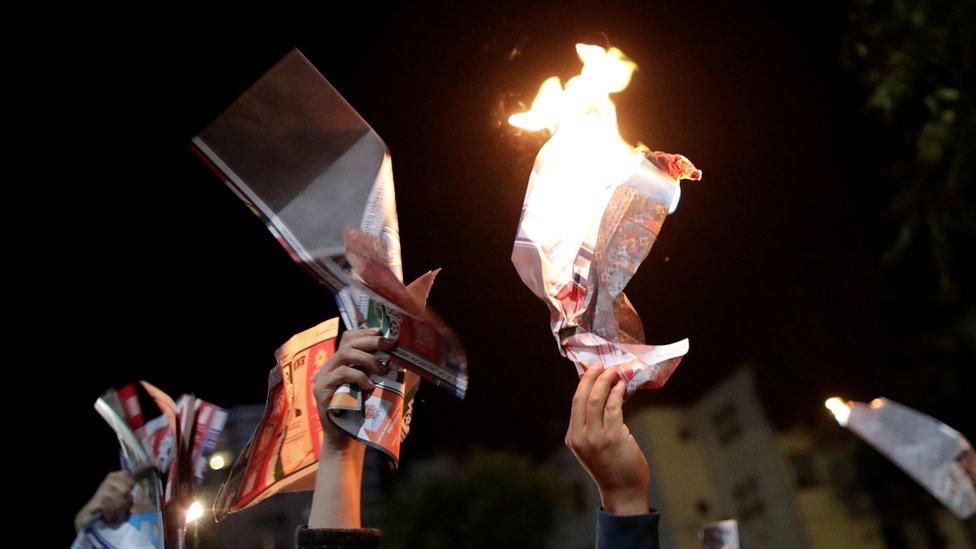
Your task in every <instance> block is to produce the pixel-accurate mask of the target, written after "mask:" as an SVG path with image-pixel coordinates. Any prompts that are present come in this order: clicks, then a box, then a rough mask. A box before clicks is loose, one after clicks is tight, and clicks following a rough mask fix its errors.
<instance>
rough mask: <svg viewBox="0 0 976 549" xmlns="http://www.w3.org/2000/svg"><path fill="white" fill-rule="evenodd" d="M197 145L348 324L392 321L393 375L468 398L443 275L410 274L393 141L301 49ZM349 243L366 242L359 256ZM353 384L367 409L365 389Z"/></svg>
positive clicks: (387, 329) (388, 333) (387, 326)
mask: <svg viewBox="0 0 976 549" xmlns="http://www.w3.org/2000/svg"><path fill="white" fill-rule="evenodd" d="M192 143H193V147H194V150H195V151H196V152H197V153H198V155H199V156H200V157H201V159H203V160H204V162H205V163H206V164H207V165H208V166H210V167H211V169H213V171H214V172H215V173H217V175H218V176H219V177H221V178H222V179H223V180H224V182H225V183H226V184H227V185H228V186H229V187H230V188H231V189H232V190H233V191H234V192H235V193H236V194H237V196H238V197H239V198H240V199H241V200H243V201H244V202H245V203H246V204H247V205H248V206H249V207H250V208H251V209H252V211H253V212H254V213H256V214H258V215H259V216H260V217H261V218H262V219H263V220H264V222H265V224H266V225H267V227H268V229H269V230H270V231H271V233H272V234H273V235H274V236H275V237H276V238H277V239H278V242H279V243H280V244H281V245H282V247H284V248H285V250H287V251H288V253H289V254H290V255H291V257H292V258H293V259H294V260H295V261H296V262H297V263H298V264H299V265H301V266H302V267H303V268H305V269H306V270H307V271H308V272H309V273H310V274H311V275H312V276H313V277H314V278H315V279H316V280H317V281H319V282H320V283H321V284H323V285H325V286H326V287H328V288H329V289H330V290H331V291H332V292H334V293H335V294H336V300H337V302H338V304H339V309H340V313H341V314H342V319H343V323H344V324H345V326H346V328H347V329H354V328H359V327H362V326H370V327H384V334H383V335H384V336H385V337H389V338H392V339H396V340H397V341H398V346H397V349H396V350H395V351H393V352H392V355H393V359H392V360H391V364H392V365H393V366H394V370H395V371H399V370H400V369H401V368H407V369H408V370H409V371H408V372H407V373H405V374H403V373H397V374H391V376H403V377H405V378H407V382H408V384H409V383H411V382H412V379H411V378H413V377H414V376H416V375H420V376H422V377H424V378H425V379H428V380H430V381H432V382H433V383H435V385H437V386H439V387H442V388H444V389H446V390H448V391H449V392H451V393H452V394H454V395H456V396H458V397H461V398H463V396H464V394H465V392H466V391H467V358H466V356H465V354H464V349H463V347H462V346H461V344H460V342H459V340H458V338H457V337H456V336H455V335H454V333H453V332H452V331H451V330H450V328H448V327H447V325H446V324H444V323H443V322H442V321H440V319H439V318H438V317H437V316H436V315H435V314H434V313H433V311H431V310H429V309H428V308H427V307H426V293H427V291H428V290H429V287H430V282H432V280H433V275H432V274H431V273H428V274H427V275H424V276H422V277H421V278H420V279H419V282H418V284H415V285H412V286H411V287H412V290H408V287H407V286H405V285H404V284H403V282H402V280H403V269H402V266H401V256H400V237H399V227H398V223H397V215H396V200H395V196H394V187H393V171H392V163H391V160H390V155H389V153H388V151H387V148H386V145H385V144H384V143H383V141H382V139H380V137H379V135H377V134H376V132H375V131H373V129H372V128H371V127H370V126H369V125H368V124H367V123H366V122H365V121H364V120H363V119H362V117H360V116H359V114H358V113H357V112H356V111H355V110H354V109H353V108H352V107H351V106H350V105H349V103H347V102H346V100H345V99H344V98H343V97H342V96H341V95H340V94H339V92H338V91H336V90H335V88H333V87H332V85H331V84H329V82H328V81H326V79H325V78H323V77H322V75H321V74H320V73H319V72H318V71H317V70H316V69H315V67H314V66H312V64H311V63H310V62H309V61H308V60H307V59H306V58H305V57H304V56H303V55H302V54H301V52H299V51H298V50H292V51H291V52H290V53H288V54H287V55H286V56H285V57H284V58H283V59H282V60H281V61H279V62H278V63H277V64H276V65H275V66H274V67H273V68H272V69H271V70H269V71H268V72H267V73H266V74H265V75H264V76H262V77H261V78H260V79H259V80H258V81H257V82H256V83H255V84H254V85H252V86H251V88H250V89H248V90H247V91H246V92H245V93H244V95H242V96H241V97H240V98H238V99H237V100H236V101H234V103H233V104H231V105H230V107H228V108H227V110H225V111H224V112H223V113H222V114H221V115H220V116H218V117H217V119H216V120H214V121H213V122H212V123H211V124H210V125H209V126H208V127H207V128H206V129H204V130H203V131H202V132H201V133H200V134H199V135H198V136H197V137H195V138H193V141H192ZM350 245H352V246H358V247H359V253H358V254H357V256H356V257H357V258H358V261H356V260H354V258H353V257H352V255H353V254H352V252H351V251H350ZM363 269H368V272H365V271H363ZM421 287H422V288H423V291H422V292H419V290H418V289H419V288H421ZM418 292H419V293H422V294H423V299H418ZM418 304H419V306H418ZM391 379H392V378H391ZM375 381H377V380H375V379H374V382H375ZM345 393H346V394H347V395H350V396H352V398H354V399H355V406H354V408H357V409H358V410H359V412H360V413H363V412H364V402H363V398H362V395H359V394H358V393H357V392H356V391H353V390H351V389H350V388H347V389H346V390H345ZM403 405H404V406H409V402H405V403H403ZM345 408H346V407H343V408H340V409H345Z"/></svg>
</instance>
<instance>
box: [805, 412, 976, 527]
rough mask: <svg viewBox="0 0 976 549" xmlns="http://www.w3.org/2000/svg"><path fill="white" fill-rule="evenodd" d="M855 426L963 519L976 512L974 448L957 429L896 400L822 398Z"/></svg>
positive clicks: (836, 414)
mask: <svg viewBox="0 0 976 549" xmlns="http://www.w3.org/2000/svg"><path fill="white" fill-rule="evenodd" d="M824 404H825V405H826V407H827V408H828V409H829V410H830V411H831V412H832V413H833V414H834V417H835V418H836V419H837V423H839V424H840V425H841V426H843V427H847V428H848V429H850V430H851V431H854V432H855V433H856V434H857V435H858V436H860V437H861V438H863V439H864V440H866V441H867V442H868V444H870V445H871V446H874V447H875V449H877V450H878V451H879V452H881V453H882V454H884V455H885V456H886V457H887V458H888V459H890V460H891V461H893V462H894V463H895V465H897V466H898V467H900V468H901V469H902V470H903V471H905V472H906V473H908V475H909V476H911V477H912V478H914V479H915V480H916V481H917V482H918V483H919V484H921V485H922V486H923V487H924V488H925V489H926V490H928V491H929V492H930V493H931V494H932V495H933V496H935V497H936V499H938V500H939V501H941V502H942V504H943V505H945V506H946V507H948V508H949V510H950V511H952V512H953V514H955V515H956V516H957V517H959V518H962V519H965V518H968V517H971V516H973V515H974V514H976V452H974V451H973V446H972V444H970V442H969V441H968V440H966V437H964V436H962V435H961V434H960V433H959V432H958V431H956V430H955V429H953V428H951V427H949V426H948V425H946V424H944V423H942V422H941V421H939V420H937V419H935V418H933V417H931V416H927V415H925V414H923V413H921V412H918V411H916V410H913V409H911V408H909V407H907V406H903V405H901V404H899V403H897V402H895V401H893V400H888V399H886V398H876V399H874V400H872V401H871V403H870V404H864V403H862V402H853V401H846V402H845V401H844V400H841V399H840V398H837V397H833V398H830V399H828V400H827V402H825V403H824Z"/></svg>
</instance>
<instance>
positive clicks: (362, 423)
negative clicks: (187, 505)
mask: <svg viewBox="0 0 976 549" xmlns="http://www.w3.org/2000/svg"><path fill="white" fill-rule="evenodd" d="M377 310H382V309H381V308H377ZM379 322H388V320H386V319H381V320H380V321H379ZM338 331H339V319H338V318H333V319H331V320H327V321H325V322H323V323H321V324H319V325H317V326H314V327H312V328H310V329H308V330H305V331H304V332H301V333H299V334H296V335H295V336H293V337H292V338H291V339H289V340H288V341H287V342H286V343H285V344H284V345H282V346H281V347H280V348H279V349H278V351H277V352H276V353H275V358H276V361H277V365H276V366H275V367H274V368H273V369H272V370H271V373H270V375H269V376H268V397H267V404H266V406H265V410H264V415H263V416H262V418H261V422H260V423H259V424H258V428H257V430H256V431H255V432H254V434H253V435H252V437H251V440H249V441H248V443H247V445H245V447H244V449H243V450H242V451H241V453H240V454H239V455H238V456H237V459H236V460H235V461H234V464H233V466H232V467H231V469H230V473H229V474H228V476H227V480H226V481H225V482H224V483H223V485H222V486H221V487H220V491H219V492H218V494H217V499H216V501H215V502H214V516H215V517H216V518H217V519H218V520H220V519H222V518H224V517H225V516H227V515H228V514H230V513H233V512H236V511H240V510H242V509H246V508H247V507H250V506H252V505H256V504H258V503H260V502H261V501H263V500H264V499H266V498H268V497H270V496H273V495H274V494H277V493H279V492H294V491H302V490H311V489H313V488H314V485H315V472H316V470H317V469H318V459H319V452H320V450H321V446H322V423H321V421H320V419H319V413H318V406H317V404H316V401H315V395H314V393H313V389H314V385H315V374H316V373H317V372H318V371H319V369H320V368H322V366H324V365H325V364H326V362H328V361H329V359H330V358H332V355H333V354H335V349H336V336H337V334H338ZM373 379H374V380H375V384H376V388H375V389H374V390H372V391H370V393H369V394H368V395H365V398H364V403H363V406H362V408H361V409H360V408H359V407H358V406H359V405H358V404H347V405H348V406H349V407H350V408H351V409H350V410H337V409H335V406H332V407H330V416H331V418H332V420H333V421H334V422H335V423H336V424H337V425H338V426H340V427H341V428H342V429H343V430H345V431H347V432H349V433H351V434H353V435H355V436H356V438H358V439H359V440H362V441H364V442H365V443H367V444H368V445H370V446H372V447H374V448H377V449H379V450H381V451H382V452H384V453H385V454H386V455H387V456H388V457H389V458H390V459H391V460H392V461H393V463H396V462H397V461H398V459H399V456H400V443H401V442H402V441H403V439H404V438H405V437H406V435H407V433H408V432H409V427H410V420H411V417H412V408H411V406H410V404H411V403H412V402H413V395H414V393H416V391H417V382H418V379H417V377H416V376H413V375H410V373H409V372H407V371H405V370H394V371H391V373H390V374H389V375H387V376H374V377H373ZM338 393H339V394H338V396H337V397H336V398H335V399H333V404H337V403H338V404H345V403H347V401H352V402H355V398H354V397H353V396H352V395H350V394H349V389H348V388H345V389H343V388H340V389H339V391H338Z"/></svg>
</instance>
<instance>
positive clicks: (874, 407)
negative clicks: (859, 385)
mask: <svg viewBox="0 0 976 549" xmlns="http://www.w3.org/2000/svg"><path fill="white" fill-rule="evenodd" d="M882 406H884V399H881V398H876V399H874V400H872V401H871V409H872V410H877V409H878V408H880V407H882Z"/></svg>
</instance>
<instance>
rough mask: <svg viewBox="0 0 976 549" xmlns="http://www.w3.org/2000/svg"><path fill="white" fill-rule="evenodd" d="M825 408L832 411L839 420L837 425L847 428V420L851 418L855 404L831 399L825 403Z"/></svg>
mask: <svg viewBox="0 0 976 549" xmlns="http://www.w3.org/2000/svg"><path fill="white" fill-rule="evenodd" d="M824 406H826V407H827V409H828V410H830V413H832V414H834V419H836V420H837V423H839V424H840V425H841V426H842V427H845V426H847V420H848V419H850V417H851V408H852V407H853V403H851V402H846V401H844V400H843V399H841V398H840V397H830V398H828V399H827V401H826V402H824Z"/></svg>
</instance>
